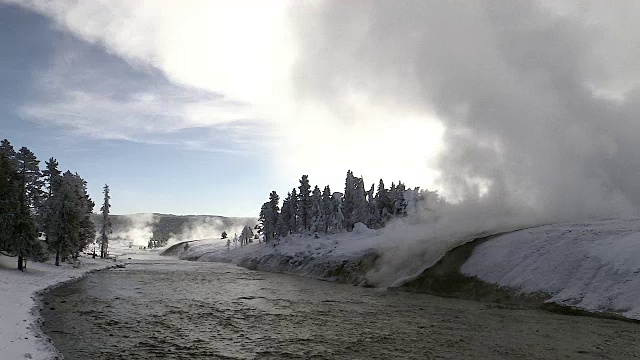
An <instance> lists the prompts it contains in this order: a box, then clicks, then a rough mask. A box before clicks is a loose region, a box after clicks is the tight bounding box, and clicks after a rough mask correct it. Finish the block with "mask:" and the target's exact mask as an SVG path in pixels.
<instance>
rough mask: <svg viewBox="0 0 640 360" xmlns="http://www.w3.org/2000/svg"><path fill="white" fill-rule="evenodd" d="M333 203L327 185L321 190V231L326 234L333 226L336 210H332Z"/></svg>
mask: <svg viewBox="0 0 640 360" xmlns="http://www.w3.org/2000/svg"><path fill="white" fill-rule="evenodd" d="M334 204H335V203H334V201H333V197H332V194H331V188H330V187H329V185H327V186H325V187H324V190H322V215H323V216H322V221H323V222H322V231H324V232H325V233H328V232H329V230H331V227H332V226H333V223H334V221H335V217H336V209H334Z"/></svg>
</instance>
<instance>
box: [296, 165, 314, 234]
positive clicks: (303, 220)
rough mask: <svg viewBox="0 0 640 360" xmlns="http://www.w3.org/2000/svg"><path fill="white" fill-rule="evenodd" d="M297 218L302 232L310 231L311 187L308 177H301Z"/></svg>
mask: <svg viewBox="0 0 640 360" xmlns="http://www.w3.org/2000/svg"><path fill="white" fill-rule="evenodd" d="M298 189H299V190H300V192H299V193H298V199H299V200H298V218H299V219H300V227H301V228H302V231H303V232H304V231H308V230H311V206H312V204H311V185H310V184H309V175H302V178H301V179H300V186H299V187H298Z"/></svg>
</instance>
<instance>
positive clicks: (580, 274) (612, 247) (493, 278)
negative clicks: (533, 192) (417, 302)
mask: <svg viewBox="0 0 640 360" xmlns="http://www.w3.org/2000/svg"><path fill="white" fill-rule="evenodd" d="M461 270H462V272H463V273H464V274H466V275H472V276H477V277H478V278H480V279H481V280H484V281H486V282H490V283H494V284H498V285H502V286H508V287H512V288H515V289H517V290H519V291H522V292H544V293H547V294H549V295H551V298H550V299H549V300H548V301H549V302H554V303H558V304H561V305H568V306H574V307H577V308H581V309H584V310H588V311H594V312H615V313H618V314H621V315H622V316H625V317H628V318H631V319H640V219H602V220H593V221H585V222H576V223H568V224H556V225H547V226H540V227H537V228H532V229H527V230H521V231H516V232H513V233H510V234H506V235H502V236H500V237H497V238H495V239H492V240H490V241H488V242H486V243H483V244H480V245H479V246H478V247H476V248H475V250H474V252H473V254H472V255H471V256H470V258H469V259H468V260H467V261H466V262H465V264H464V265H463V266H462V268H461Z"/></svg>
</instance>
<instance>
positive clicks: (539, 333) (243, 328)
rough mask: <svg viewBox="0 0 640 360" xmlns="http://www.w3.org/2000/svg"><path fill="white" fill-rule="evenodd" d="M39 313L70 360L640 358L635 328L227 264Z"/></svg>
mask: <svg viewBox="0 0 640 360" xmlns="http://www.w3.org/2000/svg"><path fill="white" fill-rule="evenodd" d="M43 304H44V305H43V309H42V310H41V314H42V316H43V319H44V324H43V331H44V332H45V333H46V334H47V335H48V336H49V337H50V338H51V339H52V341H53V343H54V345H55V346H56V347H57V348H58V349H59V350H60V352H61V353H62V354H63V356H64V358H65V359H82V360H86V359H155V358H158V359H160V358H162V359H432V358H433V359H442V358H451V359H471V358H473V359H478V358H484V359H500V358H504V359H518V358H521V359H536V358H540V359H551V358H594V359H595V358H598V359H601V358H612V359H621V358H634V357H635V358H638V357H640V345H638V344H640V325H639V324H634V323H627V322H622V321H616V320H608V319H599V318H593V317H582V316H568V315H560V314H553V313H549V312H545V311H542V310H536V309H525V308H514V307H507V306H502V305H499V304H494V303H483V302H476V301H468V300H460V299H451V298H441V297H436V296H430V295H424V294H412V293H405V292H396V291H386V290H381V289H370V288H361V287H355V286H351V285H344V284H335V283H329V282H322V281H317V280H312V279H308V278H303V277H298V276H293V275H284V274H275V273H264V272H257V271H251V270H247V269H244V268H240V267H236V266H233V265H229V264H221V263H204V262H187V261H179V260H167V261H134V262H133V263H132V264H129V265H128V266H127V267H126V268H124V269H113V270H109V271H101V272H97V273H95V274H93V275H91V276H89V277H87V278H85V279H83V280H80V281H77V282H74V283H70V284H66V285H63V286H60V287H58V288H56V289H54V290H52V291H51V292H50V293H48V294H46V295H45V296H44V298H43Z"/></svg>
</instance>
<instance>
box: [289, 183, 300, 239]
mask: <svg viewBox="0 0 640 360" xmlns="http://www.w3.org/2000/svg"><path fill="white" fill-rule="evenodd" d="M289 209H290V211H291V216H290V217H289V230H291V233H292V234H298V233H299V228H300V227H299V225H300V221H299V219H298V190H296V188H293V189H292V190H291V201H289Z"/></svg>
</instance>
